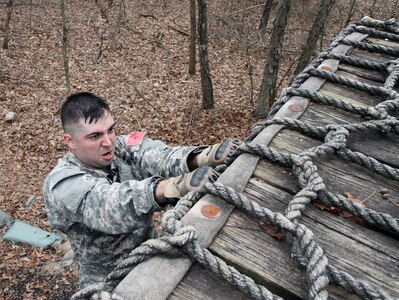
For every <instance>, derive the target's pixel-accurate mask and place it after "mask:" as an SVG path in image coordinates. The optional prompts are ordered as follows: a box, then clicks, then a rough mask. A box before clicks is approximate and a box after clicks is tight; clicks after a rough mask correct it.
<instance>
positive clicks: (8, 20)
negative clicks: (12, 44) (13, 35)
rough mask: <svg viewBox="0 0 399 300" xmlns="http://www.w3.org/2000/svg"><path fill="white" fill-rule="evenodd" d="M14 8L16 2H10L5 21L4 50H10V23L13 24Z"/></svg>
mask: <svg viewBox="0 0 399 300" xmlns="http://www.w3.org/2000/svg"><path fill="white" fill-rule="evenodd" d="M13 8H14V1H13V0H8V3H7V16H6V19H5V21H4V40H3V49H8V39H9V36H10V23H11V15H12V11H13Z"/></svg>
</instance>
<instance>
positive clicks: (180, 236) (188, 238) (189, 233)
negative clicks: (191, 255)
mask: <svg viewBox="0 0 399 300" xmlns="http://www.w3.org/2000/svg"><path fill="white" fill-rule="evenodd" d="M197 239H198V233H197V230H196V229H195V228H194V226H184V227H182V228H180V229H178V230H177V231H176V232H175V234H174V235H173V236H172V237H170V238H169V242H170V243H171V244H172V245H173V246H184V245H186V244H188V243H193V242H194V241H196V240H197Z"/></svg>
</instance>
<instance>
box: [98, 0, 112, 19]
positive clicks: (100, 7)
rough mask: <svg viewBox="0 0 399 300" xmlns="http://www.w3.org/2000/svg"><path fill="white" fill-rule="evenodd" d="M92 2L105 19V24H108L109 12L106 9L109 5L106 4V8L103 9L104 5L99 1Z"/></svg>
mask: <svg viewBox="0 0 399 300" xmlns="http://www.w3.org/2000/svg"><path fill="white" fill-rule="evenodd" d="M94 2H95V3H96V5H97V7H98V8H99V9H100V13H101V14H102V16H103V17H104V18H105V21H106V22H109V12H108V8H109V7H110V6H111V5H112V4H111V5H110V3H109V2H108V8H107V7H105V5H104V4H103V3H101V0H94Z"/></svg>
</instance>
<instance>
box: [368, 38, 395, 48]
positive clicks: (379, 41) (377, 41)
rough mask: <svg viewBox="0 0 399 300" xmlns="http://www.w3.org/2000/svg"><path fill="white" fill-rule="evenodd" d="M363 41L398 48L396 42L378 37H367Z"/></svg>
mask: <svg viewBox="0 0 399 300" xmlns="http://www.w3.org/2000/svg"><path fill="white" fill-rule="evenodd" d="M364 42H366V43H370V44H377V45H382V46H387V47H392V48H399V43H398V42H395V41H390V40H383V39H379V38H373V37H368V38H367V39H365V40H364Z"/></svg>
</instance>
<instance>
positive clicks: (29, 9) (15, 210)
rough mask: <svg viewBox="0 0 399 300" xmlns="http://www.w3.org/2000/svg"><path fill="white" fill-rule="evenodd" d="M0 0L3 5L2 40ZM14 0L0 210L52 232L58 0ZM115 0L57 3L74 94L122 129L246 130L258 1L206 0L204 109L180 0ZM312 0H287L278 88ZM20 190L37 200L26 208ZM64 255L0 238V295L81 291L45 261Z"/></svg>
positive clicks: (242, 133) (385, 12) (198, 140)
mask: <svg viewBox="0 0 399 300" xmlns="http://www.w3.org/2000/svg"><path fill="white" fill-rule="evenodd" d="M5 2H8V1H3V2H2V3H1V4H0V24H2V25H1V26H2V27H0V29H1V30H0V40H1V42H2V41H3V38H4V20H5V18H6V6H5V4H4V3H5ZM14 2H15V7H14V10H13V15H12V20H11V32H10V41H9V48H8V49H6V50H5V49H0V61H1V65H0V124H1V134H0V144H1V152H0V174H1V181H0V209H1V210H3V211H5V212H6V213H8V214H10V215H11V216H12V217H13V218H14V219H18V220H21V221H23V222H27V223H30V224H32V225H34V226H37V227H40V228H42V229H44V230H48V231H52V229H51V228H50V227H49V226H48V224H47V215H46V210H45V207H44V203H43V195H42V183H43V180H44V178H45V176H46V174H47V173H48V172H49V171H50V170H51V169H52V167H53V166H54V164H55V163H56V161H57V159H58V158H59V157H61V156H62V154H63V153H64V151H65V150H66V148H65V146H64V145H63V143H62V139H61V137H62V128H61V126H60V118H59V115H58V110H59V107H60V104H61V103H62V101H63V100H64V99H65V95H66V87H65V77H64V64H63V54H62V19H61V14H60V4H59V1H55V0H40V1H39V0H35V1H32V0H31V1H14ZM97 2H99V3H102V4H104V5H106V2H102V1H100V0H99V1H97ZM113 2H114V6H113V7H112V8H110V9H109V11H108V16H107V17H106V16H105V15H104V14H101V13H100V9H99V7H98V6H97V5H96V4H95V2H94V1H77V0H72V1H67V3H66V15H67V19H68V27H69V35H68V36H69V47H68V56H69V72H70V77H71V78H70V81H71V89H72V92H77V91H91V92H93V93H96V94H99V95H101V96H103V97H105V98H106V99H107V100H108V101H109V103H110V105H111V109H112V110H113V112H114V117H115V119H116V120H117V131H118V132H119V133H127V132H130V131H146V132H147V134H148V135H149V136H151V137H152V138H159V139H162V140H164V141H165V142H167V143H169V144H171V145H200V144H211V143H215V142H218V141H220V140H222V139H224V138H227V137H233V138H240V139H245V137H246V136H247V135H248V133H249V130H250V128H251V125H252V124H253V123H255V122H256V121H257V120H256V119H254V118H253V117H252V115H251V112H252V110H253V108H254V102H256V96H257V94H258V91H259V87H260V83H261V80H262V76H263V69H264V65H265V58H266V56H267V53H268V48H267V41H268V38H269V35H270V30H271V28H272V26H271V24H269V26H268V28H269V31H268V34H267V36H266V39H265V41H263V42H262V41H259V39H258V37H257V33H256V29H257V26H258V23H259V20H260V16H261V14H262V6H263V2H262V1H244V0H234V1H227V0H215V1H209V5H210V7H209V60H210V68H211V75H212V79H213V87H214V96H215V108H214V109H210V110H202V109H201V82H200V75H199V72H198V69H199V66H198V64H197V73H196V75H194V76H190V75H188V46H189V37H188V36H187V34H188V33H189V32H190V27H189V7H188V6H189V4H188V3H189V1H182V0H179V1H173V2H170V3H169V2H168V1H155V0H153V1H151V0H150V1H144V0H142V1H134V4H133V2H130V1H124V2H123V3H124V4H125V6H124V7H120V6H119V3H120V2H121V1H120V0H114V1H113ZM349 2H350V1H336V3H335V5H334V7H333V9H332V11H331V14H330V18H329V20H328V22H327V25H326V30H325V34H324V36H323V43H322V45H321V47H322V48H324V49H325V48H326V47H327V46H328V44H329V42H330V41H331V38H332V37H333V36H334V35H336V34H337V32H339V31H340V30H341V29H342V27H343V26H344V24H345V21H346V19H347V15H348V11H349ZM370 2H371V1H358V3H357V6H356V7H355V11H354V15H353V16H352V19H353V20H357V19H360V18H361V17H362V16H364V15H368V14H370V12H371V9H372V4H371V3H370ZM396 2H397V1H376V5H375V7H374V10H373V16H374V17H376V18H379V19H388V18H390V17H393V16H394V15H393V14H395V13H397V12H395V11H394V10H393V7H394V5H395V3H396ZM318 3H319V1H315V0H314V1H309V0H308V1H305V0H302V1H294V5H293V8H292V12H291V15H290V21H289V22H290V23H289V26H288V30H287V34H286V38H285V46H284V50H283V53H282V60H281V65H280V72H279V79H278V83H279V91H280V90H281V88H282V87H286V86H288V83H289V80H290V74H291V73H292V71H293V69H294V66H293V62H295V59H296V58H297V57H298V56H299V54H300V49H301V46H302V43H303V42H304V41H305V40H306V34H307V32H308V29H309V28H310V26H311V22H312V19H313V18H314V16H315V12H316V11H317V7H318ZM273 17H274V12H273V13H272V18H273ZM106 18H108V21H107V19H106ZM269 23H271V22H269ZM247 49H248V51H247ZM249 65H251V66H252V69H253V74H252V79H253V85H251V80H250V75H249V74H248V66H249ZM9 112H15V113H16V119H15V120H13V121H6V120H5V115H6V114H7V113H9ZM29 196H35V197H36V200H35V202H34V203H33V204H32V206H30V207H28V208H26V207H25V203H26V201H27V199H28V198H29ZM5 229H6V228H4V227H3V229H2V230H3V231H4V230H5ZM63 255H64V253H63V252H62V251H61V250H57V249H54V248H51V247H50V248H47V249H39V248H34V247H30V246H26V245H20V244H12V243H9V242H4V241H0V291H1V292H0V294H1V295H2V297H4V299H67V298H69V297H70V296H71V295H72V294H73V293H74V292H75V291H76V290H77V288H78V287H77V282H78V280H77V268H76V264H72V266H70V267H68V268H65V269H62V270H59V271H58V272H49V268H47V267H46V266H47V265H48V264H49V263H51V262H55V261H59V260H60V259H61V258H62V257H63Z"/></svg>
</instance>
